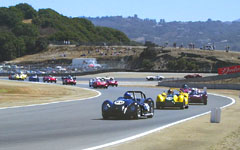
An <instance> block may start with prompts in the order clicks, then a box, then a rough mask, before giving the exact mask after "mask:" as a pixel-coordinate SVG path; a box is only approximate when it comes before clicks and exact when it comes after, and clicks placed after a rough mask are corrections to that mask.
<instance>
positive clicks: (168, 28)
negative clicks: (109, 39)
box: [87, 15, 240, 51]
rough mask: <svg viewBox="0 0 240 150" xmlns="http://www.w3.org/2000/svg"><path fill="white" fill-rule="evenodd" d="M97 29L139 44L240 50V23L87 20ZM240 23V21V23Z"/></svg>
mask: <svg viewBox="0 0 240 150" xmlns="http://www.w3.org/2000/svg"><path fill="white" fill-rule="evenodd" d="M87 19H89V20H90V21H92V22H93V24H95V25H97V26H106V27H111V28H115V29H118V30H120V31H122V32H124V33H125V34H127V36H128V37H129V38H130V39H132V40H135V41H137V42H143V43H144V42H145V41H152V42H154V43H156V44H158V45H165V44H167V45H169V46H173V44H174V43H176V45H177V46H180V45H181V44H183V46H184V47H188V45H189V44H190V43H194V44H195V47H198V48H200V47H203V46H204V45H208V44H212V45H213V44H214V45H215V47H216V49H220V50H225V48H226V47H228V46H229V47H230V50H235V51H239V50H240V42H239V38H240V30H239V29H240V22H222V21H214V20H211V19H208V20H207V21H198V22H191V21H189V22H181V21H173V22H165V20H164V19H160V20H159V21H156V20H155V19H148V18H146V19H140V18H138V16H137V15H135V16H133V17H126V18H125V17H122V16H109V17H108V16H107V17H96V18H91V17H88V18H87ZM238 21H240V20H238Z"/></svg>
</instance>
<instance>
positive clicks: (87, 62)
mask: <svg viewBox="0 0 240 150" xmlns="http://www.w3.org/2000/svg"><path fill="white" fill-rule="evenodd" d="M72 67H73V68H85V69H86V68H93V69H94V68H95V69H99V68H101V67H102V66H101V65H100V64H98V63H97V60H96V58H74V59H72Z"/></svg>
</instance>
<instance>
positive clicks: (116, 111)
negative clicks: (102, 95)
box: [102, 91, 154, 119]
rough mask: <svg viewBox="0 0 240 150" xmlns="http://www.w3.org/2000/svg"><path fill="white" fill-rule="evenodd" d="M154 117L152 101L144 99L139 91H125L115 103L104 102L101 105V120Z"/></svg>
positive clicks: (143, 95)
mask: <svg viewBox="0 0 240 150" xmlns="http://www.w3.org/2000/svg"><path fill="white" fill-rule="evenodd" d="M153 115H154V101H153V100H152V99H151V98H146V96H145V94H144V93H143V92H141V91H127V92H125V94H124V96H123V97H119V98H118V99H117V100H115V101H113V102H112V101H110V100H105V101H104V102H103V104H102V116H103V119H109V118H125V119H139V118H152V117H153Z"/></svg>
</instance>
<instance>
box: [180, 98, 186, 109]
mask: <svg viewBox="0 0 240 150" xmlns="http://www.w3.org/2000/svg"><path fill="white" fill-rule="evenodd" d="M184 108H185V100H184V101H183V103H182V105H181V106H180V109H184Z"/></svg>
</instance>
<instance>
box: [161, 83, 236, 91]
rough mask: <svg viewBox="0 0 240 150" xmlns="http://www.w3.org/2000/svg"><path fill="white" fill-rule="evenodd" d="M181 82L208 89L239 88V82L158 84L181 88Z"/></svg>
mask: <svg viewBox="0 0 240 150" xmlns="http://www.w3.org/2000/svg"><path fill="white" fill-rule="evenodd" d="M183 84H187V85H188V86H190V87H195V88H204V87H207V88H208V89H231V90H240V85H239V84H207V83H188V82H158V86H166V87H176V88H181V87H182V85H183Z"/></svg>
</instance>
